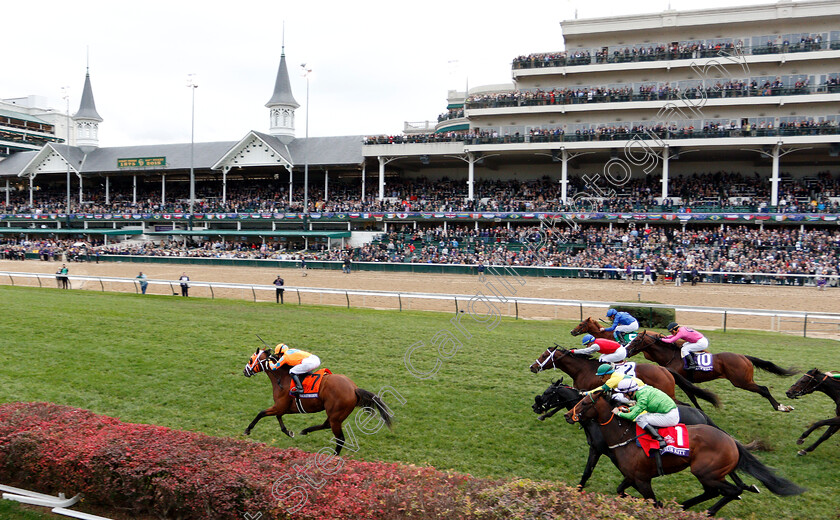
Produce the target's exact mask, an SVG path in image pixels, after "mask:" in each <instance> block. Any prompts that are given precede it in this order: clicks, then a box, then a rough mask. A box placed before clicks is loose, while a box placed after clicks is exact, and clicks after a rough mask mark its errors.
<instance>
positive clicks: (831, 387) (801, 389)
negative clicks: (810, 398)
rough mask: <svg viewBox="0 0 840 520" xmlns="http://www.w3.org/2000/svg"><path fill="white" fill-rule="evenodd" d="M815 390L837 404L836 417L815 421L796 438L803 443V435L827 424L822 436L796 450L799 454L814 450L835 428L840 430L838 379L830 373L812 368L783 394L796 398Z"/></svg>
mask: <svg viewBox="0 0 840 520" xmlns="http://www.w3.org/2000/svg"><path fill="white" fill-rule="evenodd" d="M816 391H820V392H822V393H824V394H825V395H827V396H828V397H830V398H832V399H833V400H834V404H835V405H837V406H836V407H835V408H834V415H836V417H834V418H833V419H825V420H822V421H817V422H815V423H814V424H812V425H811V426H810V427H809V428H808V429H807V430H805V431H804V432H803V433H802V435H800V436H799V438H798V439H796V444H803V443H804V442H805V437H807V436H809V435H811V433H812V432H813V431H814V430H816V429H817V428H822V427H823V426H828V429H827V430H826V431H825V433H823V434H822V437H820V438H819V439H818V440H817V442H815V443H814V444H812V445H810V446H808V447H807V448H805V449H804V450H799V451H798V452H797V453H798V454H799V455H807V454H808V453H810V452H812V451H814V448H816V447H817V446H819V445H820V444H821V443H822V442H823V441H824V440H826V439H828V438H829V437H831V436H832V435H834V434H835V433H837V430H840V381H838V380H837V379H834V378H833V377H831V374H824V373H822V372H820V371H819V370H817V369H816V368H812V369H811V370H809V371H808V372H806V373H805V375H804V376H802V377H800V378H799V381H797V382H795V383H794V384H793V385H792V386H791V387H790V388H788V391H787V392H785V394H786V395H787V396H788V397H789V398H791V399H797V398H799V397H802V396H803V395H806V394H810V393H811V392H816Z"/></svg>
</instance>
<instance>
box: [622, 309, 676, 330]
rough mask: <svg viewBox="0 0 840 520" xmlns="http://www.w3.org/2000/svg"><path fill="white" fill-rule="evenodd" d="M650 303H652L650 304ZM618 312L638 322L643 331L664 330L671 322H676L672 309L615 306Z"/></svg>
mask: <svg viewBox="0 0 840 520" xmlns="http://www.w3.org/2000/svg"><path fill="white" fill-rule="evenodd" d="M651 303H652V302H651ZM614 308H615V310H617V311H619V312H629V313H630V314H631V315H632V316H633V317H635V318H636V319H637V320H638V321H639V327H641V328H643V329H664V328H666V327H667V326H668V324H669V323H671V322H672V321H677V318H676V316H677V314H676V312H675V311H674V309H672V308H659V307H637V306H633V307H630V306H626V307H625V306H623V305H620V306H616V307H614Z"/></svg>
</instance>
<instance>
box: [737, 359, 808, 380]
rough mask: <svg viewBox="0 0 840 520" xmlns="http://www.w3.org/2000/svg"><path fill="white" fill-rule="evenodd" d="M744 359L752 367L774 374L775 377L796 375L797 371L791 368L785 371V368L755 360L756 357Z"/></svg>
mask: <svg viewBox="0 0 840 520" xmlns="http://www.w3.org/2000/svg"><path fill="white" fill-rule="evenodd" d="M744 357H745V358H747V359H749V360H750V361H751V362H752V364H753V366H755V367H756V368H760V369H761V370H766V371H767V372H770V373H771V374H776V375H777V376H793V375H796V374H797V373H798V371H797V370H794V369H793V368H788V369H785V368H782V367H780V366H779V365H777V364H775V363H771V362H770V361H765V360H763V359H761V358H757V357H753V356H744Z"/></svg>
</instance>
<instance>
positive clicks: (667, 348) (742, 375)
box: [627, 330, 796, 412]
mask: <svg viewBox="0 0 840 520" xmlns="http://www.w3.org/2000/svg"><path fill="white" fill-rule="evenodd" d="M663 337H664V336H662V334H659V333H657V332H650V331H647V330H646V331H644V332H642V333H641V334H639V335H638V336H636V338H635V339H633V341H631V342H630V344H629V345H627V357H628V358H629V357H631V356H635V355H636V354H638V353H640V352H641V353H643V354H644V355H645V358H647V359H649V360H650V361H653V362H654V363H659V364H660V365H662V366H663V367H667V368H670V369H671V370H673V371H674V372H677V373H678V374H680V375H681V376H683V377H687V376H688V372H687V371H686V370H685V367H684V366H683V359H682V358H681V357H680V347H681V346H682V340H679V342H678V343H679V344H671V343H665V342H664V341H662V338H663ZM712 365H713V367H714V369H713V370H711V371H708V372H704V371H701V370H694V371H693V372H694V374H693V376H692V377H693V381H694V382H696V383H703V382H706V381H712V380H715V379H720V378H724V379H728V380H729V382H730V383H732V385H733V386H735V387H736V388H741V389H743V390H747V391H748V392H755V393H757V394H758V395H760V396H762V397H764V398H765V399H767V400H768V401H770V404H771V405H772V406H773V409H774V410H778V411H780V412H790V411H791V410H793V407H792V406H787V405H783V404H781V403H779V402H778V401H776V399H774V398H773V396H772V395H771V394H770V390H768V389H767V387H766V386H761V385H757V384H756V383H755V381H753V371H754V369H755V368H760V369H761V370H766V371H767V372H770V373H771V374H776V375H777V376H792V375H794V374H796V371H794V370H787V369H784V368H782V367H780V366H778V365H776V364H774V363H771V362H770V361H765V360H763V359H760V358H757V357H753V356H745V355H743V354H736V353H734V352H720V353H718V354H712Z"/></svg>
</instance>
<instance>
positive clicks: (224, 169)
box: [222, 166, 230, 204]
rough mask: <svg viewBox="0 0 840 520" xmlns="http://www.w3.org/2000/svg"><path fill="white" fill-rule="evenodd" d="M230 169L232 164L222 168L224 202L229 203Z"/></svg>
mask: <svg viewBox="0 0 840 520" xmlns="http://www.w3.org/2000/svg"><path fill="white" fill-rule="evenodd" d="M229 171H230V166H225V167H224V168H222V204H226V203H227V173H228V172H229Z"/></svg>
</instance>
